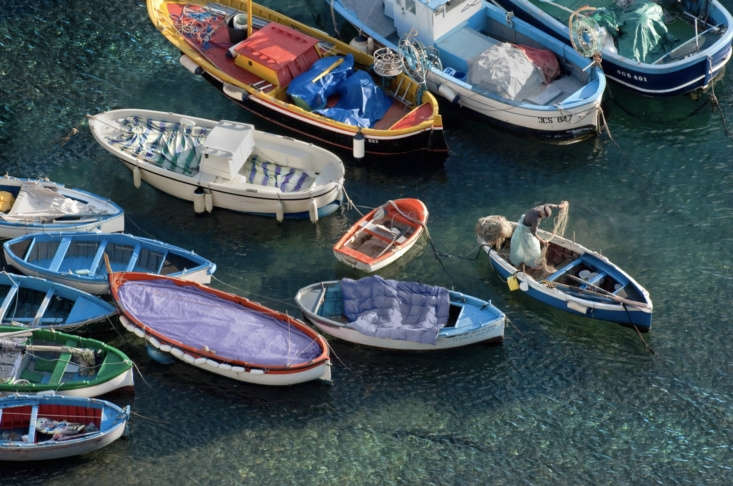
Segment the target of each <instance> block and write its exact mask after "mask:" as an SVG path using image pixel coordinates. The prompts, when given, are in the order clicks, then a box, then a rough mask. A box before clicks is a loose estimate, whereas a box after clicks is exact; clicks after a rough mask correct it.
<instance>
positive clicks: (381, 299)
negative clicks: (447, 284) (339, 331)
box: [341, 275, 450, 344]
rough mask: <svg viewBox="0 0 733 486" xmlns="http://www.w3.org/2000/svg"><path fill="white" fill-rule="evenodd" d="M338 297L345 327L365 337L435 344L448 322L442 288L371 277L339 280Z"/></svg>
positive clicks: (447, 298)
mask: <svg viewBox="0 0 733 486" xmlns="http://www.w3.org/2000/svg"><path fill="white" fill-rule="evenodd" d="M341 295H342V296H343V300H344V315H345V316H346V317H347V318H348V319H349V327H351V328H353V329H356V330H357V331H359V332H360V333H362V334H366V335H367V336H374V337H378V338H385V339H402V340H405V341H413V342H418V343H427V344H435V341H436V340H437V339H438V332H440V329H441V328H442V327H443V326H445V324H446V323H447V322H448V317H449V310H450V295H449V294H448V290H446V289H444V288H443V287H435V286H432V285H425V284H422V283H418V282H401V281H398V280H385V279H383V278H382V277H379V276H377V275H375V276H372V277H364V278H362V279H359V280H352V279H350V278H344V279H342V280H341Z"/></svg>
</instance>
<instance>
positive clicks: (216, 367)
mask: <svg viewBox="0 0 733 486" xmlns="http://www.w3.org/2000/svg"><path fill="white" fill-rule="evenodd" d="M109 281H110V288H111V290H112V297H113V298H114V300H115V302H116V303H117V306H118V307H119V308H120V312H121V315H120V322H121V323H122V325H123V326H124V327H125V329H127V330H128V331H130V332H132V333H134V334H135V335H137V336H138V337H140V338H143V339H145V340H146V341H147V342H148V344H150V345H151V346H152V347H153V348H155V350H157V351H159V352H162V353H168V354H171V355H173V356H174V357H175V358H178V359H179V360H181V361H183V362H185V363H188V364H190V365H192V366H195V367H197V368H201V369H203V370H206V371H210V372H212V373H216V374H218V375H222V376H226V377H227V378H232V379H234V380H239V381H245V382H248V383H254V384H259V385H293V384H296V383H303V382H306V381H311V380H323V381H331V360H330V358H329V349H328V345H327V344H326V341H325V339H323V337H321V335H320V334H318V333H317V332H315V331H314V330H313V329H311V328H310V327H308V326H306V325H305V324H304V323H302V322H301V321H299V320H297V319H294V318H292V317H290V316H288V315H287V314H284V313H282V312H278V311H276V310H273V309H270V308H268V307H265V306H264V305H262V304H259V303H257V302H253V301H251V300H249V299H246V298H244V297H241V296H238V295H235V294H230V293H227V292H223V291H221V290H218V289H214V288H211V287H207V286H204V285H200V284H197V283H194V282H189V281H185V280H181V279H178V278H170V277H163V276H159V275H151V274H147V273H138V272H117V273H111V274H110V276H109Z"/></svg>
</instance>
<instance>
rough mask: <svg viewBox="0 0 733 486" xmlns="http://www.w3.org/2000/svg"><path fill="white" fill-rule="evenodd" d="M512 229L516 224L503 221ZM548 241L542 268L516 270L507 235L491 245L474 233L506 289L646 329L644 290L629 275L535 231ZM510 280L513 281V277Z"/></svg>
mask: <svg viewBox="0 0 733 486" xmlns="http://www.w3.org/2000/svg"><path fill="white" fill-rule="evenodd" d="M509 224H511V225H512V227H516V223H509ZM537 234H538V236H540V237H541V238H542V239H543V240H546V241H549V244H548V246H547V253H546V256H545V259H546V263H547V264H548V266H547V268H543V269H541V270H531V269H527V270H526V271H521V270H520V269H518V268H517V267H515V266H514V265H513V264H512V263H511V260H510V256H509V255H510V250H511V243H510V239H506V240H504V241H503V242H502V243H501V244H500V246H499V247H498V248H497V247H496V245H495V242H492V241H487V240H486V239H485V237H484V236H483V235H481V234H480V232H477V234H476V238H477V240H478V242H479V244H481V245H482V248H483V250H484V252H485V253H486V254H487V255H488V256H489V260H490V261H491V265H492V266H493V267H494V268H495V269H496V271H497V272H498V273H499V275H500V276H501V277H502V278H505V279H507V283H508V284H509V288H510V289H512V290H515V289H516V288H519V289H520V290H521V291H523V292H524V293H526V294H527V295H529V296H530V297H532V298H534V299H537V300H539V301H540V302H542V303H544V304H548V305H550V306H552V307H556V308H558V309H562V310H564V311H567V312H570V313H573V314H579V315H582V316H586V317H592V318H594V319H599V320H604V321H611V322H616V323H619V324H622V325H624V326H629V327H635V328H637V329H638V330H639V331H641V332H647V331H649V330H651V327H652V310H653V307H652V300H651V297H650V296H649V292H648V291H647V290H646V289H645V288H644V287H642V286H641V285H640V284H639V283H638V282H637V281H636V280H634V279H633V278H632V277H631V276H630V275H629V274H627V273H626V272H625V271H623V270H622V269H621V268H619V267H618V266H617V265H616V264H614V263H613V262H611V261H610V260H609V259H608V258H606V257H605V256H603V255H601V254H600V253H598V252H595V251H592V250H589V249H587V248H586V247H584V246H582V245H580V244H579V243H576V242H574V241H572V240H569V239H566V238H563V237H561V236H558V235H553V234H551V233H549V232H547V231H544V230H541V229H538V230H537ZM514 278H516V280H517V281H514Z"/></svg>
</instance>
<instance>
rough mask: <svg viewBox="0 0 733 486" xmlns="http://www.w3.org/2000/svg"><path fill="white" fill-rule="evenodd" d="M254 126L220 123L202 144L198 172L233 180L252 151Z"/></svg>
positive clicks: (228, 122)
mask: <svg viewBox="0 0 733 486" xmlns="http://www.w3.org/2000/svg"><path fill="white" fill-rule="evenodd" d="M254 129H255V128H254V126H253V125H248V124H245V123H234V122H230V121H220V122H219V123H218V124H217V125H216V126H215V127H214V128H213V130H211V132H210V133H209V135H208V136H207V137H206V140H205V141H204V144H203V153H202V155H201V164H200V165H199V170H200V171H201V172H203V173H205V174H209V175H212V176H217V177H223V178H224V179H233V178H234V176H236V175H237V174H238V173H239V171H240V170H241V169H242V166H243V165H244V163H245V162H246V161H247V159H248V158H249V156H250V154H252V150H253V149H254V145H255V139H254Z"/></svg>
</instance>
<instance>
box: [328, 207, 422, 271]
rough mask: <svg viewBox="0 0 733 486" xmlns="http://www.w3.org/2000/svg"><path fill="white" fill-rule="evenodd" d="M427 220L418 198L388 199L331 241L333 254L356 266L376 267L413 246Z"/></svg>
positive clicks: (361, 268)
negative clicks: (335, 240)
mask: <svg viewBox="0 0 733 486" xmlns="http://www.w3.org/2000/svg"><path fill="white" fill-rule="evenodd" d="M427 222H428V208H427V207H426V206H425V204H424V203H423V202H422V201H420V200H419V199H413V198H404V199H395V200H390V201H387V202H386V203H384V204H382V205H381V206H379V207H377V208H374V209H372V210H371V211H370V212H368V213H367V214H366V215H364V216H363V217H362V218H361V219H360V220H359V221H357V222H356V223H355V224H354V225H353V226H352V227H351V228H349V231H347V232H346V234H345V235H344V236H342V237H341V239H340V240H339V241H338V242H337V243H336V244H335V245H334V247H333V254H334V255H335V256H336V258H337V259H338V260H339V261H341V262H343V263H345V264H346V265H349V266H351V267H354V268H356V269H357V270H362V271H364V272H374V271H377V270H379V269H380V268H384V267H386V266H387V265H389V264H390V263H392V262H394V261H395V260H397V259H398V258H400V257H401V256H402V255H404V254H405V253H407V252H408V251H409V250H410V248H412V247H413V246H415V243H417V242H418V240H419V239H420V236H421V235H422V234H423V232H424V231H425V225H426V224H427Z"/></svg>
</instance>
